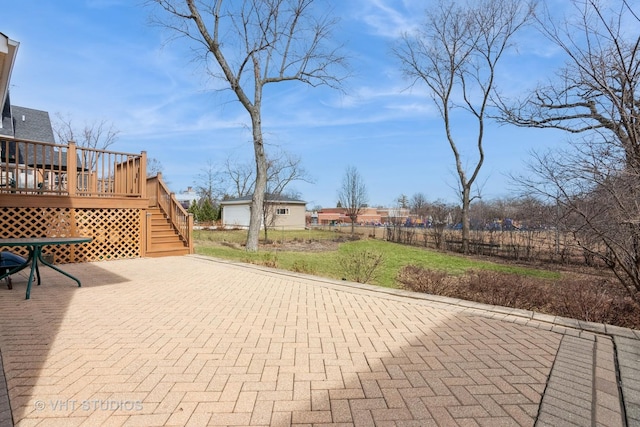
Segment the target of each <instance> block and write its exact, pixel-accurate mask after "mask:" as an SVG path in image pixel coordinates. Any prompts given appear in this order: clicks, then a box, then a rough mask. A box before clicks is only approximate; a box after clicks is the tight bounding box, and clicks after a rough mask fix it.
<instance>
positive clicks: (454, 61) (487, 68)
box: [394, 0, 533, 253]
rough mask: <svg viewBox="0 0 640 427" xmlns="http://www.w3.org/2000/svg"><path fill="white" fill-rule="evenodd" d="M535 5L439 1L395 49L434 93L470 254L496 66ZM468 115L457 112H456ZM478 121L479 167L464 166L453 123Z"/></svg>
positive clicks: (409, 72) (508, 0) (510, 0)
mask: <svg viewBox="0 0 640 427" xmlns="http://www.w3.org/2000/svg"><path fill="white" fill-rule="evenodd" d="M532 12H533V5H532V4H531V3H529V2H524V1H519V0H478V1H475V2H469V3H467V6H461V5H460V4H459V3H458V2H455V1H453V0H441V1H440V2H439V3H438V4H437V5H435V6H434V7H433V8H431V9H430V10H429V11H428V12H427V17H426V22H425V24H424V25H423V26H422V27H421V28H420V29H419V30H417V31H415V32H414V33H407V34H405V35H404V37H403V39H402V42H401V43H400V44H399V45H398V46H396V47H395V48H394V54H395V56H396V57H397V58H398V59H399V60H400V63H401V66H402V70H403V72H404V73H405V75H406V76H407V77H408V78H409V79H411V80H412V81H413V84H417V83H421V84H426V86H427V87H428V88H429V89H430V91H431V98H432V100H433V101H434V103H435V104H436V106H437V107H438V109H439V111H440V115H441V116H442V119H443V122H444V128H445V133H446V138H447V141H448V143H449V146H450V147H451V150H452V152H453V155H454V158H455V162H456V172H457V175H458V179H459V184H460V193H461V194H460V199H461V202H462V250H463V251H464V252H465V253H466V252H468V250H469V206H470V204H471V201H472V199H473V196H472V194H471V192H472V187H473V184H474V183H475V182H476V179H477V178H478V174H479V173H480V169H481V167H482V165H483V163H484V157H485V152H484V147H483V144H484V136H485V135H484V132H485V119H486V118H487V110H488V109H489V108H491V106H492V102H491V99H492V95H493V94H494V93H495V85H496V83H495V78H496V72H497V71H496V67H497V66H498V64H499V62H500V59H501V58H502V55H503V53H504V52H505V51H506V50H507V49H508V48H509V47H510V44H511V40H512V38H513V35H514V34H515V33H516V32H517V31H518V30H519V29H520V28H521V27H522V26H523V25H525V24H526V23H527V22H528V20H529V19H530V17H531V15H532ZM457 109H460V110H458V111H462V112H466V113H467V114H454V110H457ZM469 118H470V119H471V120H474V121H475V123H476V126H477V128H476V134H477V136H476V141H475V146H476V154H475V166H474V167H473V168H471V170H470V171H467V169H466V168H465V166H464V163H465V162H463V153H462V152H461V148H462V144H461V143H460V139H462V138H458V137H456V136H454V130H455V128H456V126H455V123H456V121H457V120H458V119H460V120H463V122H462V123H464V126H463V127H464V128H465V129H467V130H468V129H469V127H470V123H471V122H470V121H469Z"/></svg>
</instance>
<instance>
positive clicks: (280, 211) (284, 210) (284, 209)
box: [276, 208, 289, 215]
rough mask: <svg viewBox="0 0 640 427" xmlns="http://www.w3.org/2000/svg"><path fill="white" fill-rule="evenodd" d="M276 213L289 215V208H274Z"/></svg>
mask: <svg viewBox="0 0 640 427" xmlns="http://www.w3.org/2000/svg"><path fill="white" fill-rule="evenodd" d="M276 215H289V208H278V209H276Z"/></svg>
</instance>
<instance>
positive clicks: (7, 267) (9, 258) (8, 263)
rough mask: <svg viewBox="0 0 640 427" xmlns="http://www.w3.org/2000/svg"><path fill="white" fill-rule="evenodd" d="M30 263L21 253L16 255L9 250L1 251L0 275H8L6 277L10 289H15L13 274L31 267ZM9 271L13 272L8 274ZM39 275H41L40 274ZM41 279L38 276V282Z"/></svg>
mask: <svg viewBox="0 0 640 427" xmlns="http://www.w3.org/2000/svg"><path fill="white" fill-rule="evenodd" d="M29 265H30V264H29V263H27V260H26V259H24V258H22V257H21V256H20V255H16V254H14V253H11V252H9V251H2V252H0V275H6V277H5V278H4V279H5V280H6V281H7V288H8V289H13V285H12V284H11V274H15V273H17V272H19V271H21V270H23V269H25V268H27V267H29ZM19 267H21V268H19ZM12 270H15V271H12ZM9 272H11V274H8V273H9ZM38 276H40V275H39V274H38ZM39 280H40V277H38V283H40V282H39Z"/></svg>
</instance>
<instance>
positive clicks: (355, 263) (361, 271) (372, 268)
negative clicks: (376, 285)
mask: <svg viewBox="0 0 640 427" xmlns="http://www.w3.org/2000/svg"><path fill="white" fill-rule="evenodd" d="M383 258H384V255H383V254H382V253H380V252H377V251H369V250H359V251H355V252H352V253H349V254H346V255H343V256H342V257H341V258H340V267H341V268H342V272H343V273H344V276H345V278H346V279H349V280H351V281H354V282H358V283H369V282H370V281H371V280H373V279H375V275H376V270H378V268H379V267H380V266H381V265H382V263H383V261H384V259H383Z"/></svg>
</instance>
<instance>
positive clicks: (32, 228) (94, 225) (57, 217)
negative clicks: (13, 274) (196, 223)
mask: <svg viewBox="0 0 640 427" xmlns="http://www.w3.org/2000/svg"><path fill="white" fill-rule="evenodd" d="M140 218H141V212H140V209H72V208H2V214H1V215H0V230H1V235H2V237H3V238H6V237H64V236H88V237H93V241H92V242H90V243H84V244H82V245H69V246H49V247H45V248H44V249H43V254H45V255H52V256H53V261H54V262H55V263H57V264H65V263H75V262H87V261H102V260H110V259H122V258H138V257H140V256H142V248H141V247H140V245H141V242H142V225H141V223H140ZM12 252H15V253H17V254H19V255H22V256H26V255H27V250H26V249H24V248H17V247H16V248H12Z"/></svg>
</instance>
